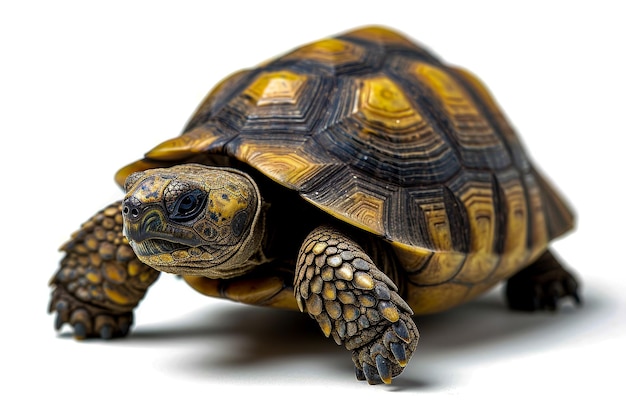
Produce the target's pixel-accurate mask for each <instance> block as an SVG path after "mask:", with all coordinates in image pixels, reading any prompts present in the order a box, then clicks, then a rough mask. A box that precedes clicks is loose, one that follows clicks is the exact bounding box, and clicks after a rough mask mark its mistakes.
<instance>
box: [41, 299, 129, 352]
mask: <svg viewBox="0 0 626 417" xmlns="http://www.w3.org/2000/svg"><path fill="white" fill-rule="evenodd" d="M49 311H50V312H51V313H54V314H56V317H55V319H54V328H55V330H57V331H59V330H61V328H62V327H63V325H64V324H65V323H68V324H70V325H71V326H72V328H73V333H74V338H76V339H78V340H82V339H87V338H90V337H96V338H97V337H99V338H101V339H113V338H115V337H123V336H126V335H127V334H128V332H129V330H130V327H131V325H132V322H133V317H132V312H128V313H121V314H120V313H113V312H106V311H105V310H103V309H101V308H97V307H93V306H91V305H89V304H87V303H84V302H81V301H79V300H77V299H75V298H74V297H72V296H71V295H69V294H68V293H67V292H66V291H65V290H64V289H63V288H62V287H57V288H55V290H54V292H53V294H52V301H51V303H50V308H49Z"/></svg>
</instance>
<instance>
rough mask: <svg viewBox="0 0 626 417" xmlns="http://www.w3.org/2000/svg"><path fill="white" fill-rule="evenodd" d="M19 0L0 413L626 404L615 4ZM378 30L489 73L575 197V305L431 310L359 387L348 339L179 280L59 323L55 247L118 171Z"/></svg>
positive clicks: (7, 122) (12, 15) (98, 201)
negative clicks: (118, 320) (104, 318)
mask: <svg viewBox="0 0 626 417" xmlns="http://www.w3.org/2000/svg"><path fill="white" fill-rule="evenodd" d="M7 3H8V2H5V3H3V4H2V6H0V39H2V41H1V42H2V46H1V52H0V53H1V54H2V60H1V64H0V87H1V89H0V114H1V115H2V119H1V120H2V121H1V123H0V138H1V139H2V143H3V145H2V146H3V149H4V150H3V152H2V155H3V157H4V158H3V164H2V168H1V169H2V182H3V193H2V204H1V207H0V210H2V213H1V217H0V218H1V219H2V220H3V223H2V224H3V226H2V228H1V229H0V230H1V231H2V233H1V234H2V238H1V239H0V241H1V242H2V243H1V244H2V254H3V256H2V263H3V283H4V285H3V286H2V288H3V299H2V302H1V303H0V320H2V329H3V336H2V341H3V343H2V352H1V354H0V381H1V382H2V385H3V387H2V391H1V392H2V395H1V398H2V400H0V414H1V415H3V416H16V415H42V414H43V413H45V414H46V415H63V416H78V415H90V416H91V415H94V416H95V415H117V416H125V415H149V414H157V415H165V414H166V413H167V414H171V413H176V415H185V416H191V415H202V416H206V415H212V414H215V413H224V412H227V411H228V410H230V412H229V414H231V413H234V414H235V415H244V414H247V415H250V414H253V415H257V414H258V415H266V414H267V415H293V414H294V413H297V414H303V415H344V416H354V415H355V413H359V414H378V415H382V414H394V413H399V414H405V415H422V416H425V415H455V416H459V415H467V414H461V413H467V412H471V413H472V415H474V414H476V415H478V414H479V413H480V415H503V414H506V415H533V414H537V415H583V414H588V413H591V412H593V413H594V414H595V415H601V416H608V415H619V414H620V408H619V407H620V405H621V403H622V399H623V397H622V395H623V392H622V391H623V382H622V381H623V380H624V375H626V369H625V368H626V367H625V361H624V349H626V323H625V321H626V307H625V305H624V301H625V299H626V297H625V295H624V294H625V290H626V285H625V281H624V253H623V248H624V244H623V236H624V233H625V232H626V228H625V227H624V221H623V207H624V187H623V179H624V169H623V167H624V165H625V162H624V161H626V157H625V155H624V149H623V143H624V139H626V137H625V136H626V134H625V133H624V97H625V96H626V88H625V81H624V80H625V78H626V75H625V74H626V65H625V61H624V47H623V42H624V39H626V31H625V30H624V25H623V19H622V18H623V16H624V11H623V10H620V8H619V7H618V6H615V5H616V4H618V2H608V1H606V2H605V1H594V2H586V3H585V4H579V2H573V1H572V2H561V3H560V4H558V2H537V3H534V2H529V1H526V2H519V3H516V4H517V5H516V6H511V3H510V2H494V3H495V4H489V3H486V2H480V1H471V2H470V1H462V2H449V1H434V0H433V1H430V2H420V1H410V2H406V4H402V3H401V2H368V1H361V2H359V6H348V5H344V3H348V2H339V1H332V2H327V1H315V2H307V3H300V2H283V3H277V2H272V1H259V2H254V3H253V4H254V5H252V6H249V5H244V4H241V3H240V2H234V1H231V2H220V3H219V5H211V2H185V1H179V2H176V6H174V5H173V3H172V5H169V6H166V5H164V4H162V2H156V1H152V2H145V3H139V2H116V1H109V2H107V3H106V6H104V4H105V3H102V4H103V6H95V5H93V4H95V3H92V2H78V1H77V2H64V1H57V2H44V1H39V2H35V1H23V2H19V3H18V2H13V3H12V4H13V5H12V6H9V5H7ZM355 3H356V2H355ZM18 4H19V6H18ZM369 23H382V24H386V25H389V26H392V27H396V28H397V29H400V30H402V31H404V32H405V33H407V34H409V35H410V36H411V37H413V38H414V39H419V40H420V41H421V42H422V43H424V44H426V45H428V46H429V47H430V48H431V49H432V50H434V51H436V52H437V53H438V54H439V55H440V56H441V57H443V58H444V59H445V60H447V61H448V62H451V63H456V64H459V65H462V66H465V67H467V68H469V69H471V70H472V71H473V72H475V73H477V74H478V75H479V76H480V77H481V78H482V79H484V80H485V81H486V83H487V84H488V85H489V87H490V88H491V90H492V91H493V92H494V94H495V96H496V97H497V99H498V100H499V102H500V103H501V105H502V106H503V107H504V109H505V111H506V112H507V114H508V115H509V117H510V119H511V120H512V121H513V123H514V125H515V126H516V128H517V130H518V131H519V133H520V134H521V135H522V137H523V139H524V142H525V144H526V146H527V148H528V149H529V150H530V152H531V154H532V156H533V158H534V159H535V161H536V162H537V164H538V165H539V166H540V167H541V168H542V169H543V170H544V171H546V172H547V173H548V175H549V176H550V177H551V178H552V179H553V180H554V182H555V183H556V184H558V186H559V188H560V189H561V190H562V191H563V192H564V194H565V195H567V197H568V199H569V200H570V201H571V203H572V205H573V206H574V207H575V208H576V210H577V213H578V216H579V227H578V231H577V232H576V233H575V234H573V235H571V236H569V237H568V238H566V239H564V240H562V241H560V242H558V243H557V245H556V249H557V251H558V252H559V254H560V255H561V257H562V258H563V259H564V260H565V261H566V262H567V263H568V264H569V265H571V267H572V268H574V269H575V270H576V271H577V272H578V273H579V275H580V277H581V280H582V282H583V285H584V288H583V295H584V298H585V301H586V303H585V306H584V308H582V309H573V308H571V307H569V306H566V308H565V309H563V310H562V311H561V312H559V313H557V314H537V315H525V314H517V313H512V312H509V311H507V310H506V309H505V308H504V306H503V301H502V297H501V294H500V291H497V292H495V293H493V294H490V295H488V296H487V297H484V298H482V299H480V300H478V301H476V302H474V303H472V304H469V305H467V306H464V307H461V308H460V309H457V310H454V311H451V312H449V313H445V314H442V315H439V316H434V317H427V318H419V319H418V320H417V323H418V326H419V327H420V329H421V332H422V339H421V342H420V347H419V348H418V351H417V353H416V355H415V356H414V358H413V360H412V362H411V364H410V365H409V367H408V369H407V370H406V371H405V373H404V374H403V376H402V377H401V378H399V379H398V380H396V382H395V383H394V385H393V386H391V387H386V386H377V387H369V386H367V385H366V384H364V383H358V382H357V381H356V380H355V379H354V376H353V374H352V365H351V361H350V357H349V353H348V352H346V351H345V350H344V349H343V348H340V347H337V346H335V345H334V343H333V342H332V341H330V340H326V339H324V338H323V337H322V336H321V333H320V332H319V330H317V329H316V328H315V326H314V325H313V324H312V323H310V320H308V319H307V318H306V317H305V316H302V315H299V314H295V313H293V314H292V313H283V312H279V311H274V310H267V309H261V308H254V307H246V306H240V305H236V304H232V303H227V302H224V301H218V300H211V299H207V298H204V297H202V296H200V295H198V294H196V293H194V292H193V291H192V290H191V289H189V288H187V287H186V285H185V284H184V283H183V282H179V281H178V280H176V279H175V278H173V277H171V276H168V277H164V278H162V279H161V280H160V281H159V282H158V283H157V284H156V285H155V286H154V288H153V289H152V290H151V291H150V293H149V296H148V297H147V298H146V299H145V301H144V303H143V304H142V306H141V308H140V309H139V310H138V312H137V315H136V326H135V328H134V332H133V334H132V336H131V337H130V338H128V339H125V340H118V341H114V342H110V343H105V342H100V341H89V342H86V343H77V342H75V341H74V340H72V339H71V337H69V336H68V334H67V332H64V333H62V334H61V335H60V336H59V335H56V334H55V332H54V331H53V329H52V322H53V318H52V317H51V316H48V315H46V314H45V309H46V306H47V300H48V292H49V290H48V288H47V287H46V282H47V280H48V278H49V277H50V276H51V275H52V273H53V272H54V270H55V268H56V264H57V262H58V260H59V257H60V255H59V254H58V253H56V252H55V251H56V248H57V247H58V246H59V244H60V243H62V242H63V241H64V240H65V239H66V238H67V237H68V236H69V233H71V232H72V231H73V230H75V229H76V228H77V227H78V225H79V224H80V222H82V221H84V220H85V219H87V217H88V216H90V215H91V214H92V213H93V212H94V211H95V210H97V209H99V208H100V207H102V206H103V205H104V204H106V203H107V202H109V201H111V200H113V199H115V198H118V197H119V196H120V192H119V191H118V190H117V188H116V186H115V185H114V184H113V181H112V175H113V173H114V171H115V170H116V169H117V168H118V167H119V166H121V165H123V164H125V163H127V162H129V161H131V160H134V159H135V158H137V157H139V156H141V155H142V153H143V152H145V151H146V150H148V149H149V148H150V147H152V146H154V145H155V144H157V143H158V142H160V141H161V140H164V139H167V138H169V137H173V136H175V135H176V134H177V133H178V132H179V130H180V128H181V127H182V125H183V124H184V122H185V121H186V120H187V118H188V117H189V116H190V114H191V112H192V111H193V109H194V108H195V106H196V105H197V104H198V102H199V101H200V100H201V99H202V97H203V96H204V95H205V93H206V92H207V91H208V90H209V89H210V88H211V87H212V85H214V84H215V83H216V82H217V81H219V80H220V79H221V78H222V77H224V76H225V75H227V74H229V73H230V72H232V71H234V70H236V69H239V68H241V67H247V66H253V65H255V64H257V63H258V62H260V61H263V60H265V59H266V58H268V57H270V56H273V55H276V54H279V53H281V52H284V51H285V50H287V49H289V48H292V47H294V46H296V45H298V44H301V43H304V42H308V41H312V40H315V39H317V38H320V37H324V36H327V35H330V34H334V33H337V32H340V31H344V30H346V29H349V28H351V27H355V26H360V25H365V24H369ZM619 180H622V181H619ZM66 331H67V329H66ZM329 410H335V411H337V412H329ZM349 410H354V411H349ZM338 411H342V412H343V414H341V413H339V412H338ZM453 412H454V414H453ZM557 413H558V414H557Z"/></svg>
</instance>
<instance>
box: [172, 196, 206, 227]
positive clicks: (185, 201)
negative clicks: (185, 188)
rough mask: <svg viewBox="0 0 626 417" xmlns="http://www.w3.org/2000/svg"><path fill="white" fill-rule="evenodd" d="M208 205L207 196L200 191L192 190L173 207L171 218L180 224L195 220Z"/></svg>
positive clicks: (179, 198)
mask: <svg viewBox="0 0 626 417" xmlns="http://www.w3.org/2000/svg"><path fill="white" fill-rule="evenodd" d="M205 205H206V194H205V193H203V192H202V191H200V190H192V191H189V192H186V193H185V194H183V195H181V196H180V197H178V199H177V200H176V202H175V203H174V207H172V212H171V213H170V218H171V219H172V220H176V221H179V222H186V221H189V220H193V219H194V218H196V217H197V216H198V214H200V213H201V212H202V211H203V209H204V206H205Z"/></svg>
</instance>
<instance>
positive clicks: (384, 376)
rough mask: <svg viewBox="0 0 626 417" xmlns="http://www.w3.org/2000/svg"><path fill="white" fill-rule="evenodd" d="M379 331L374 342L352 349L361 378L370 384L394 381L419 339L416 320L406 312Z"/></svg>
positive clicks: (353, 359)
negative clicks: (414, 321)
mask: <svg viewBox="0 0 626 417" xmlns="http://www.w3.org/2000/svg"><path fill="white" fill-rule="evenodd" d="M377 330H379V329H378V328H376V329H375V330H374V331H377ZM378 334H379V336H378V337H377V338H375V339H374V340H372V341H371V342H369V343H367V344H366V345H364V346H361V347H359V348H355V349H354V350H353V351H352V361H353V362H354V366H355V371H356V377H357V379H358V380H360V381H367V383H368V384H370V385H376V384H380V383H385V384H390V383H391V380H392V378H395V377H396V376H398V375H400V374H401V373H402V371H403V370H404V368H405V366H406V365H407V363H408V362H409V359H410V358H411V356H412V355H413V352H414V351H415V348H416V347H417V341H418V339H419V332H418V331H417V327H416V326H415V323H413V320H412V319H411V317H410V316H409V315H407V314H405V313H402V314H400V317H399V319H398V321H396V322H395V323H393V324H390V325H387V327H386V329H385V330H383V331H381V332H379V333H378Z"/></svg>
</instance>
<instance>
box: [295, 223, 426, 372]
mask: <svg viewBox="0 0 626 417" xmlns="http://www.w3.org/2000/svg"><path fill="white" fill-rule="evenodd" d="M296 274H297V275H296V285H295V295H296V300H297V302H298V305H299V307H300V309H301V310H302V311H306V312H307V313H309V315H310V316H311V317H313V318H314V319H315V320H316V321H317V322H318V324H319V325H320V328H321V329H322V331H323V332H324V335H326V337H330V336H332V337H333V339H334V340H335V342H336V343H337V344H339V345H344V346H345V348H346V349H348V350H350V351H352V359H353V362H354V364H355V366H356V373H357V378H358V379H361V380H367V382H369V383H370V384H378V383H381V382H384V383H387V384H389V383H391V380H392V378H394V377H396V376H397V375H399V374H400V373H401V372H402V370H403V369H404V367H405V366H406V365H407V363H408V362H409V360H410V359H411V356H412V355H413V352H414V351H415V349H416V347H417V341H418V339H419V332H418V331H417V327H416V326H415V323H414V322H413V319H412V318H411V314H413V312H412V311H411V308H410V307H409V306H408V305H407V303H406V302H405V301H404V300H403V299H402V298H401V297H400V295H399V294H398V287H397V286H396V284H395V283H394V282H393V281H392V280H391V279H390V278H389V277H388V276H387V275H385V274H384V273H383V272H382V271H381V270H380V269H378V268H377V267H376V265H375V264H374V263H373V261H372V259H371V258H370V257H369V256H368V255H367V254H366V253H364V252H363V251H362V249H361V248H360V246H359V245H357V244H356V243H355V242H354V241H352V240H351V239H350V238H348V237H347V236H344V235H343V234H342V233H341V232H340V231H338V230H335V229H333V228H329V227H320V228H318V229H316V230H315V231H314V232H312V233H311V234H310V235H309V237H308V238H307V239H306V240H305V242H304V244H303V245H302V249H301V252H300V257H299V260H298V265H297V272H296Z"/></svg>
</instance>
